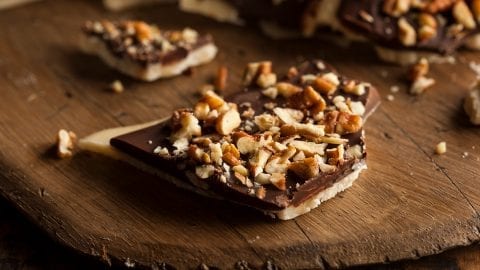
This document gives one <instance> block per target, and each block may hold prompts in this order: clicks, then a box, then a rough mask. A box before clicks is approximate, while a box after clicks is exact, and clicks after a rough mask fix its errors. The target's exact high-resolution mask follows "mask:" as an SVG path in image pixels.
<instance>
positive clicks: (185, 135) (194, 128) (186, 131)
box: [170, 112, 202, 142]
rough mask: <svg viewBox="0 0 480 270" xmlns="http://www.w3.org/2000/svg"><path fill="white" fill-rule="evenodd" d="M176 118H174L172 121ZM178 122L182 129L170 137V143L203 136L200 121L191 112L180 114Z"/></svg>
mask: <svg viewBox="0 0 480 270" xmlns="http://www.w3.org/2000/svg"><path fill="white" fill-rule="evenodd" d="M176 117H177V116H174V117H172V120H173V118H176ZM178 122H179V125H180V128H179V129H178V130H176V131H175V132H174V133H173V134H172V135H171V136H170V141H172V142H173V141H177V140H179V139H187V140H190V139H191V138H192V137H193V136H201V135H202V128H201V127H200V125H199V124H198V119H197V118H196V117H195V116H194V115H193V114H192V113H191V112H180V113H179V116H178Z"/></svg>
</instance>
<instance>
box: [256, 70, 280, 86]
mask: <svg viewBox="0 0 480 270" xmlns="http://www.w3.org/2000/svg"><path fill="white" fill-rule="evenodd" d="M275 83H277V75H276V74H275V73H264V74H260V75H258V79H257V85H258V86H260V87H262V88H267V87H270V86H272V85H274V84H275Z"/></svg>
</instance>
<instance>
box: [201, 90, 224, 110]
mask: <svg viewBox="0 0 480 270" xmlns="http://www.w3.org/2000/svg"><path fill="white" fill-rule="evenodd" d="M200 102H205V103H207V104H208V105H209V106H210V109H212V110H215V109H217V108H220V107H222V106H223V105H224V104H225V100H223V98H221V97H220V96H219V95H217V94H216V93H215V92H213V91H207V92H206V93H205V94H204V95H203V97H202V99H201V100H200Z"/></svg>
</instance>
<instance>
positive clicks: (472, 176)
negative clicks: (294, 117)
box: [0, 0, 480, 268]
mask: <svg viewBox="0 0 480 270" xmlns="http://www.w3.org/2000/svg"><path fill="white" fill-rule="evenodd" d="M97 2H98V1H66V0H62V1H45V2H43V3H35V4H31V5H28V6H25V7H21V8H17V9H12V10H8V11H2V12H0V26H1V30H0V40H2V42H0V85H1V90H0V91H1V92H2V98H1V99H0V106H1V112H2V113H1V114H0V144H1V145H0V146H1V148H0V172H1V173H0V194H1V195H3V196H4V197H5V198H6V199H7V200H8V201H10V202H12V203H13V204H14V205H15V206H16V207H17V208H18V209H20V210H21V212H23V213H24V214H26V216H27V217H28V218H29V219H30V220H32V221H33V222H34V223H35V224H37V225H38V226H39V227H40V228H42V229H43V230H45V231H46V232H47V233H48V234H49V235H50V236H52V237H54V238H55V239H56V240H57V241H59V242H60V243H62V244H64V245H67V246H69V247H72V248H74V249H76V250H78V251H81V252H82V253H85V254H91V255H95V256H99V257H100V258H102V259H103V260H104V261H106V262H107V263H108V262H111V261H119V262H126V261H128V262H135V263H136V264H137V265H146V266H152V265H159V264H162V263H168V264H170V265H173V266H176V267H179V268H185V267H194V266H197V265H200V264H201V263H205V264H207V265H213V266H218V267H221V268H229V267H233V266H234V265H235V264H236V263H238V262H239V261H242V262H248V263H249V264H251V265H255V266H259V265H262V264H264V263H265V262H267V261H270V262H273V263H274V264H276V265H278V266H281V267H283V268H294V267H295V268H328V267H345V266H354V265H360V264H370V263H383V262H390V261H396V260H401V259H412V258H418V257H421V256H426V255H431V254H435V253H439V252H441V251H443V250H445V249H448V248H451V247H455V246H462V245H469V244H471V243H473V242H476V241H478V240H479V239H480V232H479V229H480V220H479V215H478V213H479V212H478V211H479V209H480V191H479V189H478V186H479V182H480V178H479V173H480V169H479V168H480V167H479V166H480V137H479V135H480V129H478V128H475V127H472V126H470V125H469V124H468V121H467V120H466V117H465V115H464V113H463V111H462V109H461V102H462V98H463V97H464V96H465V94H466V91H467V90H468V87H469V86H471V85H472V84H473V83H474V82H475V74H474V73H473V72H472V71H471V70H470V68H469V67H468V64H469V62H470V61H475V60H476V61H479V62H480V55H479V54H477V53H473V52H462V53H460V55H459V56H458V61H457V63H456V64H442V65H433V67H432V77H434V78H435V79H436V80H437V85H436V86H435V87H434V88H432V89H431V90H429V91H428V92H427V93H425V94H424V95H422V96H420V97H411V96H408V95H407V94H406V86H405V83H404V77H405V69H404V68H401V67H396V66H391V65H386V64H382V63H380V62H379V61H377V60H376V58H375V57H374V54H373V50H372V49H371V48H369V47H368V46H365V45H358V44H357V45H355V46H354V47H350V49H348V48H345V47H342V46H340V45H339V44H332V43H327V42H325V41H321V40H320V41H319V40H316V41H311V40H310V41H306V40H296V41H288V42H287V41H280V42H275V43H274V42H273V41H272V40H269V39H267V38H265V37H263V36H262V35H260V33H258V32H257V31H254V30H251V29H248V28H238V27H235V26H230V25H224V24H218V23H215V22H212V21H210V20H208V19H205V18H201V17H198V16H193V15H187V14H183V13H181V12H179V11H177V10H176V9H175V7H173V6H167V7H159V8H141V9H136V10H132V11H128V12H122V13H116V14H111V13H105V12H104V10H103V9H102V8H101V7H100V5H99V4H98V3H97ZM104 17H107V18H116V19H121V18H138V19H144V20H147V21H150V22H154V23H158V24H160V25H162V26H164V27H167V28H175V27H177V28H181V27H184V26H194V27H196V28H198V29H199V30H202V31H208V32H211V33H212V34H213V35H214V37H215V38H216V40H217V44H218V46H219V48H220V54H219V55H218V57H217V58H216V60H215V61H214V62H213V63H211V64H209V65H206V66H203V67H199V68H195V69H194V72H193V75H191V76H180V77H177V78H174V79H170V80H163V81H158V82H155V83H148V84H147V83H141V82H137V81H134V80H130V79H128V78H125V77H123V76H121V75H119V74H118V73H116V72H114V71H112V70H110V69H108V68H106V67H105V66H104V65H103V64H102V62H101V61H100V60H98V59H97V58H95V57H92V56H86V55H84V54H82V53H80V52H79V51H78V48H77V46H76V41H77V40H78V36H79V28H80V25H81V24H82V22H83V21H84V20H86V19H99V18H104ZM313 57H315V58H323V59H325V60H327V61H329V62H330V63H332V64H333V65H334V66H336V67H337V68H338V70H339V71H340V72H342V73H345V74H346V75H348V76H350V77H354V78H362V79H364V80H367V81H370V82H372V83H374V84H375V85H376V86H377V87H378V88H379V89H380V92H381V94H382V96H383V97H385V96H386V95H387V94H389V88H390V86H392V85H399V86H401V92H400V93H397V94H395V97H396V98H395V100H394V101H393V102H388V101H384V102H383V105H382V106H381V107H380V108H379V109H378V111H377V112H376V113H375V114H374V115H373V116H372V117H371V118H370V119H369V122H368V123H367V127H366V131H367V134H368V139H367V141H368V148H369V149H368V150H369V160H368V165H369V170H368V171H367V172H365V173H363V174H362V175H361V177H360V179H359V180H358V181H357V182H356V183H355V184H354V187H353V188H351V189H349V190H348V191H347V192H345V193H343V194H341V195H340V196H338V197H337V198H336V199H334V200H331V201H328V202H327V203H324V204H323V205H322V206H321V207H320V208H318V209H316V210H315V211H313V212H312V213H310V214H308V215H304V216H301V217H299V218H297V219H296V220H293V221H288V222H277V221H273V220H270V219H269V218H267V217H263V216H261V215H260V214H258V213H257V212H255V211H252V210H249V209H244V208H242V207H238V206H234V205H231V204H228V203H225V202H221V201H214V200H209V199H205V198H201V197H199V196H196V195H194V194H191V193H189V192H186V191H182V190H178V189H176V188H175V187H173V186H171V185H168V184H164V183H163V182H162V181H161V180H159V179H156V178H155V177H152V176H150V175H147V174H145V173H142V172H139V171H138V170H135V169H133V168H132V167H130V166H128V165H126V164H123V163H121V162H117V161H112V160H109V159H107V158H103V157H99V156H95V155H90V154H88V153H77V154H76V155H75V156H74V157H73V158H72V159H70V160H57V159H55V158H53V157H52V153H51V145H52V142H53V140H54V135H55V133H56V131H57V130H58V129H60V128H66V129H69V130H74V131H75V132H76V133H77V135H79V136H80V137H81V136H85V135H87V134H89V133H92V132H94V131H97V130H99V129H103V128H107V127H114V126H118V125H129V124H136V123H141V122H145V121H150V120H154V119H157V118H162V117H165V116H168V115H169V112H171V110H172V109H175V108H178V107H182V106H188V105H190V104H192V103H193V102H194V100H195V99H196V97H195V95H194V91H195V88H196V86H198V85H201V84H203V83H204V82H206V81H207V80H209V79H211V76H212V75H213V74H214V73H215V70H216V69H217V68H218V67H219V66H220V65H222V64H223V65H226V66H227V67H228V68H229V69H230V74H231V75H232V79H231V80H230V81H229V85H231V86H232V85H235V83H236V82H237V83H238V79H235V78H237V77H239V76H240V74H241V72H242V69H243V66H244V65H245V63H247V62H249V61H252V60H261V59H271V60H273V62H274V63H275V64H276V67H275V69H276V70H277V71H284V70H286V68H287V67H288V66H290V65H293V64H296V63H298V62H299V61H302V59H305V58H313ZM115 79H121V80H122V81H123V82H124V84H125V86H126V91H125V92H124V93H122V94H120V95H115V94H113V93H111V92H109V91H107V90H106V86H107V85H108V84H109V83H110V82H111V81H113V80H115ZM233 90H234V87H233V86H232V87H231V89H228V90H227V92H231V91H233ZM440 141H446V142H447V144H448V152H447V154H445V155H443V156H435V155H434V154H433V148H434V146H435V145H436V144H437V143H438V142H440ZM465 152H467V153H468V155H466V154H464V153H465Z"/></svg>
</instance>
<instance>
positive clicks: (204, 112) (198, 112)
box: [193, 102, 210, 120]
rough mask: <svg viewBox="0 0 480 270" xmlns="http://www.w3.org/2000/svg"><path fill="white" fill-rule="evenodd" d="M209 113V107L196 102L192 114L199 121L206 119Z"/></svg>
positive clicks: (206, 104) (203, 103)
mask: <svg viewBox="0 0 480 270" xmlns="http://www.w3.org/2000/svg"><path fill="white" fill-rule="evenodd" d="M209 112H210V106H209V105H208V103H206V102H198V103H197V104H195V108H194V112H193V114H194V115H195V117H197V118H198V119H199V120H206V119H207V118H208V113H209Z"/></svg>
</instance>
